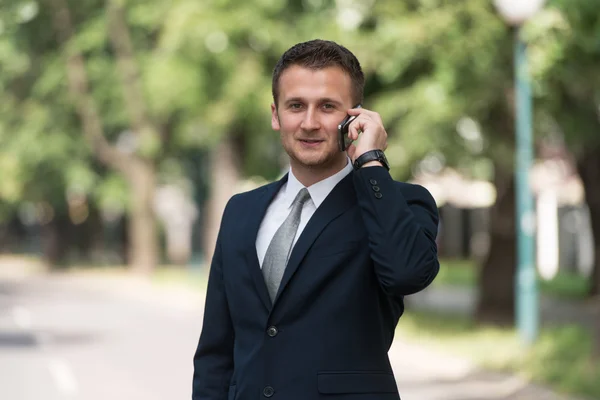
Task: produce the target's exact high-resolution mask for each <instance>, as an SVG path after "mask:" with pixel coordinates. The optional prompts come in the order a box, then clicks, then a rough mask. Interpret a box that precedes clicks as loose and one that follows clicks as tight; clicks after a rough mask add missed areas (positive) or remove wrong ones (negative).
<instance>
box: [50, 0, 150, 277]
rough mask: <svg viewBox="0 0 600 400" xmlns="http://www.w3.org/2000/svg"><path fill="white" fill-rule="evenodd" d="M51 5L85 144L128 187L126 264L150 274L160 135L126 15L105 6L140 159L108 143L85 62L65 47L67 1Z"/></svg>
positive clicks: (69, 30)
mask: <svg viewBox="0 0 600 400" xmlns="http://www.w3.org/2000/svg"><path fill="white" fill-rule="evenodd" d="M49 4H50V5H51V6H52V11H53V19H54V26H55V29H56V32H57V34H58V36H59V41H60V42H61V44H62V45H63V48H64V50H63V51H64V54H65V56H66V59H67V61H66V63H67V77H68V83H69V93H70V94H71V96H72V97H73V100H74V106H75V109H76V110H77V113H78V114H79V117H80V119H81V121H82V124H83V132H84V134H85V136H86V139H87V140H88V142H89V143H90V145H91V146H92V149H93V150H94V154H95V156H96V157H97V158H98V159H99V160H100V161H102V162H103V163H104V164H106V165H108V166H109V167H111V168H113V169H115V170H117V171H119V172H120V173H122V174H124V175H125V176H126V177H127V179H128V181H129V184H130V189H131V209H130V211H131V215H130V218H129V221H130V223H131V225H130V226H129V244H130V250H129V262H130V265H131V266H132V267H133V269H134V271H137V272H142V273H149V272H151V271H152V270H153V269H154V267H155V266H156V264H157V261H158V237H157V235H156V227H155V220H154V212H153V209H152V206H153V204H152V203H153V200H154V199H153V196H154V190H155V186H156V184H155V173H156V172H155V170H156V167H155V165H154V163H153V161H151V160H150V159H152V158H153V157H154V156H155V152H156V151H155V150H156V148H157V146H156V140H158V138H159V134H158V132H157V130H156V129H155V126H154V125H153V124H152V121H151V119H150V117H149V115H148V111H147V109H146V105H145V103H144V97H143V93H142V90H141V86H142V85H141V83H140V73H139V71H138V68H137V64H136V61H135V56H134V54H133V45H132V42H131V37H130V34H129V29H128V26H127V22H126V18H125V11H124V9H123V7H122V4H121V2H117V1H109V2H108V4H107V14H108V15H107V19H108V21H109V36H110V39H111V42H112V44H113V47H114V49H115V53H116V54H115V55H116V61H117V65H118V70H119V73H120V76H121V81H122V88H123V94H124V98H125V106H126V108H127V111H128V114H129V117H130V121H131V127H132V129H133V132H134V134H135V135H136V137H137V139H138V147H139V148H138V152H141V153H143V154H142V156H140V155H133V154H129V155H128V154H124V153H122V152H120V151H119V150H117V149H116V147H115V146H113V145H111V144H110V143H109V142H108V141H107V140H106V137H105V136H104V128H103V125H102V119H101V117H100V114H99V113H98V110H97V107H96V103H95V101H94V99H93V97H92V95H91V91H90V87H89V80H88V76H87V72H86V69H85V60H84V58H83V55H82V54H81V52H79V51H78V50H77V48H76V47H75V46H69V45H68V44H69V43H70V42H71V41H72V40H73V39H74V37H75V27H74V25H73V22H72V19H71V13H70V10H69V6H68V3H67V2H66V1H65V0H49ZM158 147H160V146H158Z"/></svg>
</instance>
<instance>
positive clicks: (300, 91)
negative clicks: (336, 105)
mask: <svg viewBox="0 0 600 400" xmlns="http://www.w3.org/2000/svg"><path fill="white" fill-rule="evenodd" d="M351 94H352V80H351V79H350V76H349V75H348V74H347V73H346V72H344V70H342V69H341V68H340V67H326V68H322V69H310V68H305V67H301V66H299V65H293V66H291V67H289V68H287V69H286V70H284V71H283V73H282V74H281V77H280V78H279V98H280V101H285V100H286V99H290V98H302V99H306V100H309V101H310V100H314V99H319V98H333V99H336V100H338V101H340V102H344V103H345V102H350V101H351V98H352V96H351Z"/></svg>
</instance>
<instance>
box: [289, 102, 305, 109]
mask: <svg viewBox="0 0 600 400" xmlns="http://www.w3.org/2000/svg"><path fill="white" fill-rule="evenodd" d="M288 107H289V108H290V109H292V110H300V109H301V108H302V104H301V103H290V105H289V106H288Z"/></svg>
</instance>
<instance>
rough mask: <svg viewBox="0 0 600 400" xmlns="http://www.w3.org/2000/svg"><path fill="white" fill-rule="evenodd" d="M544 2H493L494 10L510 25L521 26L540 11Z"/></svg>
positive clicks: (534, 0)
mask: <svg viewBox="0 0 600 400" xmlns="http://www.w3.org/2000/svg"><path fill="white" fill-rule="evenodd" d="M545 2H546V0H494V5H495V6H496V9H497V10H498V12H499V13H500V15H502V18H504V20H505V21H506V22H507V23H508V24H510V25H515V26H518V25H521V24H523V23H524V22H526V21H527V20H528V19H529V18H531V17H533V16H534V15H535V14H536V13H537V12H538V11H540V10H541V9H542V7H543V6H544V3H545Z"/></svg>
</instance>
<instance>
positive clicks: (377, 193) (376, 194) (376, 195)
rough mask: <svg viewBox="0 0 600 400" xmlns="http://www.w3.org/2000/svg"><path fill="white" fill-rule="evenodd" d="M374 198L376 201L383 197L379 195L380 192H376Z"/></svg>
mask: <svg viewBox="0 0 600 400" xmlns="http://www.w3.org/2000/svg"><path fill="white" fill-rule="evenodd" d="M375 197H377V198H378V199H380V198H382V197H383V195H382V194H381V192H376V193H375Z"/></svg>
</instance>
